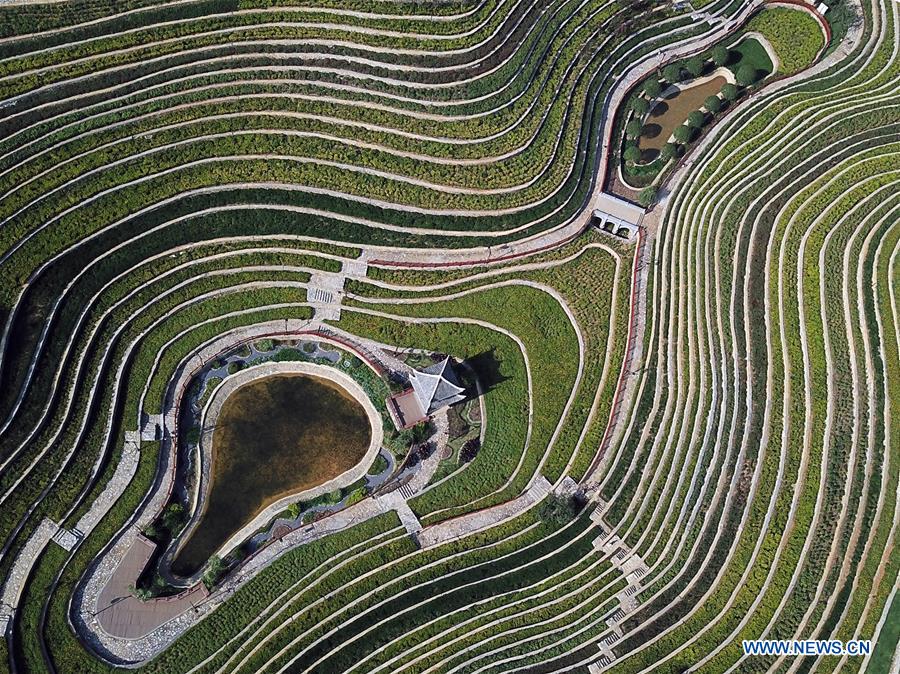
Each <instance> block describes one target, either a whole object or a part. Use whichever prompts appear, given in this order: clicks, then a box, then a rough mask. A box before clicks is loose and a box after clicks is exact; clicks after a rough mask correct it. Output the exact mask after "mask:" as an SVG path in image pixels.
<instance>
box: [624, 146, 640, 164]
mask: <svg viewBox="0 0 900 674" xmlns="http://www.w3.org/2000/svg"><path fill="white" fill-rule="evenodd" d="M622 156H623V157H624V158H625V161H626V162H628V163H629V164H634V163H635V162H637V161H638V160H639V159H640V158H641V151H640V149H639V148H638V146H637V145H629V146H628V147H626V148H625V152H623V153H622Z"/></svg>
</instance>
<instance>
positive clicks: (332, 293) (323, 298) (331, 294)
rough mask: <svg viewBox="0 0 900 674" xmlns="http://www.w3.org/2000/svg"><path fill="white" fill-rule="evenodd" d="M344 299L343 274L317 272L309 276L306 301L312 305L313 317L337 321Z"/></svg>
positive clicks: (320, 319) (339, 317)
mask: <svg viewBox="0 0 900 674" xmlns="http://www.w3.org/2000/svg"><path fill="white" fill-rule="evenodd" d="M343 299H344V275H343V274H342V273H341V274H331V273H327V272H317V273H314V274H312V275H311V276H310V277H309V286H308V288H307V289H306V301H307V302H309V303H310V304H311V305H312V308H313V312H314V313H313V317H314V318H315V319H316V320H319V321H339V320H340V319H341V301H342V300H343Z"/></svg>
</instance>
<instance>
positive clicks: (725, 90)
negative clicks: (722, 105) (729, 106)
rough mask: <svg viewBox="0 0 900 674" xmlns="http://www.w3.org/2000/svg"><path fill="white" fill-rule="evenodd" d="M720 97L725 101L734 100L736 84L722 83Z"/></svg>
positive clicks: (736, 89)
mask: <svg viewBox="0 0 900 674" xmlns="http://www.w3.org/2000/svg"><path fill="white" fill-rule="evenodd" d="M722 97H723V98H724V99H725V100H726V101H733V100H735V99H736V98H737V97H738V88H737V87H736V86H734V85H733V84H731V83H730V82H729V83H728V84H723V85H722Z"/></svg>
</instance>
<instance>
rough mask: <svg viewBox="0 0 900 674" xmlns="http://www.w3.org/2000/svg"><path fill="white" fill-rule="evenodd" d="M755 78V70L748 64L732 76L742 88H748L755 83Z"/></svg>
mask: <svg viewBox="0 0 900 674" xmlns="http://www.w3.org/2000/svg"><path fill="white" fill-rule="evenodd" d="M757 78H758V76H757V73H756V68H754V67H753V66H751V65H750V64H749V63H745V64H743V65H742V66H740V67H739V68H738V69H737V72H736V73H735V74H734V79H735V80H737V83H738V84H739V85H740V86H742V87H749V86H750V85H751V84H753V83H754V82H756V80H757Z"/></svg>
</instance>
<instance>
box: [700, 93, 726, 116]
mask: <svg viewBox="0 0 900 674" xmlns="http://www.w3.org/2000/svg"><path fill="white" fill-rule="evenodd" d="M703 107H704V108H706V109H707V110H709V111H710V112H711V113H712V114H714V115H715V114H718V113H719V112H720V111H721V110H722V99H721V98H719V97H718V96H707V97H706V100H705V101H703Z"/></svg>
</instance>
